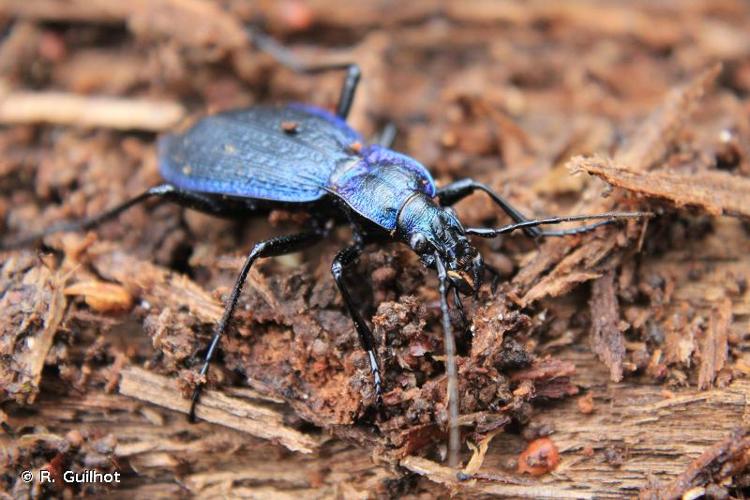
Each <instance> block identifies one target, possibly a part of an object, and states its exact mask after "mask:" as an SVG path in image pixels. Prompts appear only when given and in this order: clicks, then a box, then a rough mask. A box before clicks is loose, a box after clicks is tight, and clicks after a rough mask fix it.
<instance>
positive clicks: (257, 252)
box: [188, 229, 325, 422]
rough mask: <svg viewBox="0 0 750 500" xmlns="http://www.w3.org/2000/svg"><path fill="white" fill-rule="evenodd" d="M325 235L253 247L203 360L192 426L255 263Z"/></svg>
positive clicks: (297, 236)
mask: <svg viewBox="0 0 750 500" xmlns="http://www.w3.org/2000/svg"><path fill="white" fill-rule="evenodd" d="M324 234H325V231H324V230H322V229H319V230H315V231H308V232H304V233H300V234H294V235H287V236H278V237H276V238H271V239H268V240H265V241H261V242H260V243H257V244H256V245H255V246H254V247H253V249H252V251H251V252H250V254H249V255H248V256H247V259H245V263H244V264H243V265H242V269H241V270H240V274H239V275H238V276H237V279H236V280H235V281H234V287H233V288H232V293H231V294H230V295H229V298H228V299H227V302H226V306H225V307H224V314H222V316H221V320H220V321H219V323H218V325H217V326H216V330H215V331H214V336H213V337H212V338H211V343H210V344H209V345H208V350H207V351H206V356H205V358H204V360H203V366H202V367H201V370H200V375H201V376H200V378H199V382H198V385H197V386H196V387H195V390H194V391H193V397H192V401H191V404H190V413H189V415H188V419H189V420H190V421H191V422H194V421H195V406H196V404H197V403H198V399H199V398H200V395H201V390H202V388H203V384H204V382H203V380H205V376H206V373H208V368H209V366H210V364H211V359H212V358H213V356H214V354H215V353H216V347H217V346H218V345H219V340H220V339H221V336H222V334H223V333H224V332H225V331H226V329H227V325H228V324H229V320H230V319H231V318H232V314H233V313H234V309H235V307H236V306H237V301H238V300H239V298H240V294H241V293H242V287H243V285H244V284H245V280H246V279H247V274H248V273H249V272H250V268H251V267H252V265H253V263H254V262H255V261H256V260H258V259H259V258H261V257H275V256H278V255H284V254H288V253H292V252H298V251H300V250H303V249H305V248H307V247H309V246H311V245H313V244H314V243H317V242H318V241H319V240H320V239H321V238H322V237H323V236H324Z"/></svg>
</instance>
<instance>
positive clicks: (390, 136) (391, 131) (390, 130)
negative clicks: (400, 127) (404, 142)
mask: <svg viewBox="0 0 750 500" xmlns="http://www.w3.org/2000/svg"><path fill="white" fill-rule="evenodd" d="M396 132H398V131H397V130H396V126H395V125H394V124H393V122H388V123H386V124H385V127H383V130H381V131H380V135H378V137H377V138H376V139H375V141H373V142H376V143H377V144H379V145H380V146H383V147H384V148H390V147H391V146H393V141H395V140H396Z"/></svg>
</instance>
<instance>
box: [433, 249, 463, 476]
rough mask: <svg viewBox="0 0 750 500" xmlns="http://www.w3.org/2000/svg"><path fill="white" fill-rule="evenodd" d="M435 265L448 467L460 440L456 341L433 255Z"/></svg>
mask: <svg viewBox="0 0 750 500" xmlns="http://www.w3.org/2000/svg"><path fill="white" fill-rule="evenodd" d="M435 265H436V268H437V273H438V280H439V282H440V311H441V312H442V316H443V343H444V345H445V347H444V349H445V375H446V378H447V379H448V401H447V403H448V466H449V467H455V466H456V465H458V449H459V447H460V446H461V440H460V435H459V429H458V410H459V407H458V370H457V368H456V339H455V338H453V329H452V328H451V317H450V311H449V310H448V297H447V294H448V283H449V282H448V273H447V271H446V269H445V264H444V263H443V261H442V260H441V259H440V255H438V254H437V253H436V254H435Z"/></svg>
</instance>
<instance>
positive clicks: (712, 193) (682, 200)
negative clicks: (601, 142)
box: [569, 157, 750, 217]
mask: <svg viewBox="0 0 750 500" xmlns="http://www.w3.org/2000/svg"><path fill="white" fill-rule="evenodd" d="M569 165H570V168H571V170H573V171H584V172H587V173H589V174H594V175H598V176H599V177H601V178H602V179H604V180H605V181H607V182H608V183H610V184H612V185H613V186H617V187H621V188H625V189H627V190H628V191H630V192H633V193H638V194H643V195H645V196H653V197H657V198H662V199H666V200H669V201H670V202H672V203H673V204H674V205H676V206H677V207H683V206H692V207H700V208H702V209H703V210H705V211H706V212H708V213H710V214H714V215H734V216H742V217H750V201H748V193H750V180H748V179H747V178H746V177H740V176H737V175H730V174H727V173H724V172H711V171H708V172H701V173H695V172H679V171H676V172H675V171H671V170H668V171H662V170H658V171H651V172H636V171H633V170H631V169H629V168H628V167H627V165H625V164H623V165H617V164H613V162H612V161H610V160H607V159H604V158H596V157H595V158H581V157H577V158H573V159H572V160H571V161H570V163H569Z"/></svg>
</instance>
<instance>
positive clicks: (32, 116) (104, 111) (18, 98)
mask: <svg viewBox="0 0 750 500" xmlns="http://www.w3.org/2000/svg"><path fill="white" fill-rule="evenodd" d="M184 114H185V110H184V109H183V107H182V105H180V104H179V103H177V102H173V101H157V100H154V99H140V98H118V97H88V96H82V95H76V94H68V93H64V92H52V91H45V92H31V91H20V90H19V91H11V92H8V93H4V94H3V93H0V123H2V124H6V125H8V124H22V123H51V124H55V125H74V126H78V127H104V128H114V129H119V130H147V131H152V132H159V131H162V130H167V129H169V128H171V127H173V126H174V125H176V124H177V123H178V122H179V121H180V120H181V119H182V117H183V116H184Z"/></svg>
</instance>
